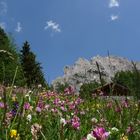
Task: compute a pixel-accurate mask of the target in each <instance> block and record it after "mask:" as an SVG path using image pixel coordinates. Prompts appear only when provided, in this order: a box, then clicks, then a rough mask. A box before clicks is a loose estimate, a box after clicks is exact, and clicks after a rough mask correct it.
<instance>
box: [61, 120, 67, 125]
mask: <svg viewBox="0 0 140 140" xmlns="http://www.w3.org/2000/svg"><path fill="white" fill-rule="evenodd" d="M60 124H63V126H65V125H66V124H67V122H66V120H65V119H64V118H61V119H60Z"/></svg>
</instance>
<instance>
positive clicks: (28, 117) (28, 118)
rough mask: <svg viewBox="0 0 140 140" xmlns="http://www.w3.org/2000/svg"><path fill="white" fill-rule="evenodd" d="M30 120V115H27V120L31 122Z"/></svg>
mask: <svg viewBox="0 0 140 140" xmlns="http://www.w3.org/2000/svg"><path fill="white" fill-rule="evenodd" d="M31 119H32V116H31V114H29V115H28V116H27V120H28V121H29V122H31Z"/></svg>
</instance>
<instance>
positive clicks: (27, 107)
mask: <svg viewBox="0 0 140 140" xmlns="http://www.w3.org/2000/svg"><path fill="white" fill-rule="evenodd" d="M24 109H25V110H28V109H30V103H27V102H26V103H25V104H24Z"/></svg>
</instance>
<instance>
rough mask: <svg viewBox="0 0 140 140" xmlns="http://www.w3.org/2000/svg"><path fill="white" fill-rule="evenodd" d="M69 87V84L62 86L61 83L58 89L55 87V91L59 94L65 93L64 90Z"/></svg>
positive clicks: (58, 84)
mask: <svg viewBox="0 0 140 140" xmlns="http://www.w3.org/2000/svg"><path fill="white" fill-rule="evenodd" d="M68 87H69V84H68V83H65V84H61V83H57V87H55V90H56V91H57V92H58V93H63V92H64V90H65V89H66V88H68Z"/></svg>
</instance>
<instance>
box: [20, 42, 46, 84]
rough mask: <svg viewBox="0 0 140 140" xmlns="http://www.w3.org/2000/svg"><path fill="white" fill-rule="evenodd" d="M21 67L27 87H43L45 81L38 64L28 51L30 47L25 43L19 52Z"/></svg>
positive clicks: (33, 55)
mask: <svg viewBox="0 0 140 140" xmlns="http://www.w3.org/2000/svg"><path fill="white" fill-rule="evenodd" d="M21 65H22V68H23V71H24V76H25V79H26V83H27V86H28V87H33V86H36V85H39V84H41V85H42V86H45V79H44V75H43V72H42V67H41V66H40V63H38V62H37V61H36V56H35V54H34V53H33V52H32V51H31V50H30V45H29V43H28V42H27V41H26V42H25V43H24V45H23V47H22V50H21Z"/></svg>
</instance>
